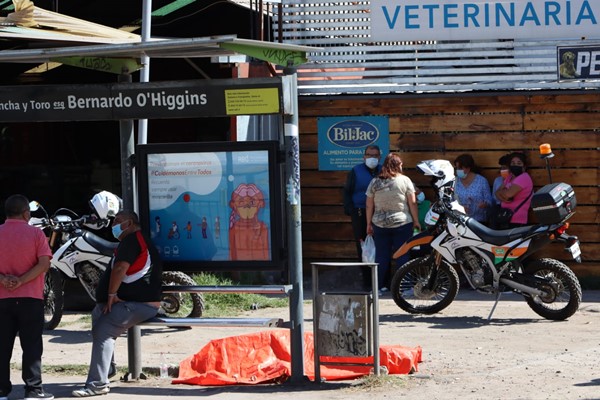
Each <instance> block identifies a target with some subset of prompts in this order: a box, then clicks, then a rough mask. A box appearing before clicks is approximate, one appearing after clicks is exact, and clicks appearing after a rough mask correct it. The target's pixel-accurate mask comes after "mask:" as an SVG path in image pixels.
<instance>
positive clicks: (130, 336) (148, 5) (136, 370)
mask: <svg viewBox="0 0 600 400" xmlns="http://www.w3.org/2000/svg"><path fill="white" fill-rule="evenodd" d="M142 4H143V5H142V42H145V41H148V40H149V39H150V26H151V23H152V20H151V18H152V0H145V1H143V2H142ZM141 60H142V64H143V65H144V68H143V69H142V70H141V71H140V82H148V81H149V80H150V57H148V56H146V55H143V56H142V57H141ZM129 82H131V77H130V79H129ZM147 135H148V120H147V119H140V120H139V121H138V143H140V144H146V143H147ZM133 140H134V139H133V124H132V126H131V141H130V147H128V151H129V150H131V153H128V156H127V160H128V161H131V159H132V157H131V156H132V155H133V154H134V153H135V150H134V145H133V143H134V141H133ZM123 154H124V153H123V152H122V150H121V156H123ZM134 167H135V166H134V165H130V169H129V171H131V180H130V181H128V182H127V184H128V189H127V190H130V191H131V197H130V202H129V203H128V202H125V199H123V203H124V204H125V205H126V206H127V207H128V208H130V209H132V210H136V211H139V210H138V207H137V198H138V196H137V188H136V180H135V175H134ZM123 193H125V187H124V188H123ZM127 363H128V369H129V374H128V377H129V378H130V379H139V378H140V376H141V375H142V331H141V328H140V327H139V326H138V325H136V326H132V327H131V328H129V329H128V330H127Z"/></svg>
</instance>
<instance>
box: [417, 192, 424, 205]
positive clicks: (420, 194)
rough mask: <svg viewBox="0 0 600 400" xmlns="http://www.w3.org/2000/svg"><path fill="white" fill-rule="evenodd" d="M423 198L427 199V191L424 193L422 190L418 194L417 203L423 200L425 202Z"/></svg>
mask: <svg viewBox="0 0 600 400" xmlns="http://www.w3.org/2000/svg"><path fill="white" fill-rule="evenodd" d="M423 200H425V193H423V192H420V193H419V194H418V195H417V203H422V202H423Z"/></svg>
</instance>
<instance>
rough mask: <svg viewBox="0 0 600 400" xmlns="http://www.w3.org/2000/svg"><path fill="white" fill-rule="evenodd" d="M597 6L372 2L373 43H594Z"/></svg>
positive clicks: (504, 0) (465, 0)
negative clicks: (494, 41) (554, 40)
mask: <svg viewBox="0 0 600 400" xmlns="http://www.w3.org/2000/svg"><path fill="white" fill-rule="evenodd" d="M599 24H600V1H598V0H553V1H544V0H530V1H522V0H512V1H511V0H496V1H490V0H487V1H486V0H436V1H429V0H371V38H372V40H373V41H378V42H388V41H400V40H403V41H404V40H474V39H552V38H555V39H556V38H561V39H581V38H582V37H587V38H590V37H598V33H599V31H600V29H599V28H600V27H599V26H598V25H599Z"/></svg>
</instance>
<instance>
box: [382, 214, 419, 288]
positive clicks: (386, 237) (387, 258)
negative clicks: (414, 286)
mask: <svg viewBox="0 0 600 400" xmlns="http://www.w3.org/2000/svg"><path fill="white" fill-rule="evenodd" d="M412 233H413V224H412V222H410V223H408V224H404V225H400V226H399V227H397V228H380V227H378V226H376V225H373V238H374V239H375V262H376V263H377V264H379V265H378V266H377V283H378V286H379V289H381V288H384V287H385V288H388V289H389V288H390V282H391V277H390V264H391V262H392V254H394V253H395V252H396V250H398V249H399V248H400V246H402V245H403V244H404V242H406V241H407V240H408V239H410V238H411V237H412ZM408 260H409V255H408V254H405V255H403V256H402V257H400V258H398V259H397V260H396V265H397V266H401V265H402V264H404V263H405V262H407V261H408Z"/></svg>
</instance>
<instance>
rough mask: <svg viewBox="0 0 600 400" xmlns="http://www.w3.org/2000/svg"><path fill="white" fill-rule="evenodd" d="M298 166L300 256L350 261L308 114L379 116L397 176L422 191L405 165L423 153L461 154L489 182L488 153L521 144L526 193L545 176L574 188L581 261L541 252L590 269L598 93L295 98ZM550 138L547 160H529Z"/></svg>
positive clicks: (337, 191) (598, 159) (337, 175)
mask: <svg viewBox="0 0 600 400" xmlns="http://www.w3.org/2000/svg"><path fill="white" fill-rule="evenodd" d="M299 107H300V109H299V112H300V150H301V155H300V166H301V177H300V180H301V186H302V191H301V196H302V223H303V225H302V229H303V258H304V262H305V263H307V262H308V263H309V264H307V265H308V267H310V262H311V261H356V247H355V244H354V241H353V236H352V229H351V226H350V218H349V217H348V216H346V215H344V212H343V206H342V203H343V191H342V188H343V185H344V182H345V180H346V174H347V171H319V170H318V168H319V166H318V132H317V119H318V118H319V117H328V116H343V115H348V116H349V117H350V116H361V115H365V116H366V115H388V116H389V121H390V125H389V130H390V148H391V150H392V151H396V152H399V153H400V154H401V155H402V158H403V160H404V165H405V173H406V174H407V175H408V176H409V177H411V179H413V181H414V182H415V183H416V184H417V185H419V186H420V187H421V188H422V189H424V190H425V193H426V194H427V195H428V196H430V197H432V196H433V191H432V190H431V189H430V188H429V178H427V177H424V176H422V175H420V174H419V173H418V172H417V171H416V170H415V168H414V167H415V165H416V164H417V163H418V162H419V161H421V160H426V159H433V158H443V159H448V160H450V161H453V160H454V158H456V156H458V155H460V154H461V153H464V152H467V153H470V154H471V155H473V157H474V158H475V160H476V162H477V163H478V165H479V166H480V167H481V168H482V175H483V176H485V177H486V178H487V179H488V180H489V181H490V183H491V181H492V180H493V178H495V176H497V173H498V165H497V162H498V158H500V156H502V155H503V154H505V153H506V152H508V151H513V150H521V151H524V152H525V153H526V155H527V156H528V160H529V164H530V165H529V172H530V174H531V175H532V178H533V180H534V184H535V186H536V189H537V188H539V187H541V186H543V185H545V184H547V183H548V182H549V175H548V170H547V165H549V166H550V167H551V177H552V180H553V182H559V181H563V182H567V183H569V184H570V185H572V186H573V187H574V188H575V193H576V196H577V202H578V208H577V212H576V213H575V215H574V216H573V218H572V219H571V220H570V222H571V228H570V229H569V232H571V233H572V234H575V235H578V236H579V237H580V240H581V242H582V244H581V248H582V252H583V263H582V264H576V263H574V262H572V261H570V260H569V255H568V254H566V253H565V252H564V251H563V250H562V248H561V247H560V245H552V246H550V247H549V248H548V249H544V250H543V253H544V255H546V256H552V257H556V258H558V259H560V260H562V261H564V262H567V263H569V265H571V266H572V267H573V268H574V269H575V271H576V273H578V274H579V273H580V274H584V275H590V274H592V275H594V274H596V275H600V269H598V270H597V272H596V270H595V269H594V266H598V267H600V250H598V249H600V245H599V242H600V233H599V232H600V207H599V206H598V203H599V200H600V189H599V184H600V170H599V169H598V166H599V165H600V151H599V150H598V149H600V126H599V125H600V118H598V117H599V113H600V94H597V93H590V92H578V93H572V92H570V93H566V94H557V93H555V92H552V93H544V92H540V93H535V94H531V93H527V94H524V93H516V92H513V93H506V94H497V95H489V94H485V95H483V94H473V93H470V94H455V95H435V96H432V95H429V96H426V95H420V96H419V95H407V96H398V95H396V96H389V97H386V96H383V95H382V96H344V97H340V98H335V97H331V98H322V97H319V98H314V99H307V98H301V101H300V105H299ZM541 143H550V144H551V145H552V149H553V152H554V154H555V157H554V158H552V159H549V161H548V164H547V163H546V160H543V159H541V158H540V157H539V145H540V144H541Z"/></svg>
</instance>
